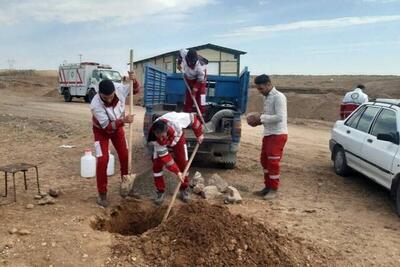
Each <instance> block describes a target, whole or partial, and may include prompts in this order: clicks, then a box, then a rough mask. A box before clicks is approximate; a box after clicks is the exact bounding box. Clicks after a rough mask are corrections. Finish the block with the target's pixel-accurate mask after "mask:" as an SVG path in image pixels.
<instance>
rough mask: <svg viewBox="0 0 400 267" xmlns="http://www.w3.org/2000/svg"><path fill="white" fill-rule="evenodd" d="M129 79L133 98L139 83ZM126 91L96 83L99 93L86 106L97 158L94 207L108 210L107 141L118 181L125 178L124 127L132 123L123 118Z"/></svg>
mask: <svg viewBox="0 0 400 267" xmlns="http://www.w3.org/2000/svg"><path fill="white" fill-rule="evenodd" d="M129 79H130V80H132V81H133V93H134V94H137V93H138V92H139V83H138V82H137V80H136V78H135V77H134V75H133V73H131V72H130V73H129ZM129 91H130V87H129V85H122V84H117V83H114V82H112V81H111V80H103V81H101V82H100V83H99V93H98V94H96V95H95V96H94V98H93V100H92V102H91V103H90V109H91V111H92V114H93V117H92V121H93V133H94V140H95V143H94V145H95V149H96V157H97V165H96V179H97V190H98V192H99V196H98V199H97V204H99V205H100V206H103V207H106V206H108V201H107V164H108V160H109V156H108V141H109V140H110V139H111V142H112V143H113V145H114V147H115V149H116V150H117V153H118V158H119V162H120V166H121V179H122V177H123V176H124V175H127V174H128V148H127V144H126V139H125V132H124V124H125V123H132V122H133V115H125V100H126V97H127V96H128V95H129Z"/></svg>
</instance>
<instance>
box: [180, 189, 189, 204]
mask: <svg viewBox="0 0 400 267" xmlns="http://www.w3.org/2000/svg"><path fill="white" fill-rule="evenodd" d="M179 198H180V199H181V200H182V201H183V202H185V203H189V202H190V196H189V188H185V189H181V190H179Z"/></svg>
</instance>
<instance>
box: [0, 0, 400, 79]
mask: <svg viewBox="0 0 400 267" xmlns="http://www.w3.org/2000/svg"><path fill="white" fill-rule="evenodd" d="M206 43H213V44H216V45H221V46H226V47H229V48H233V49H237V50H242V51H246V52H247V54H246V55H243V56H242V58H241V68H243V67H244V66H248V67H249V70H250V71H251V73H252V74H261V73H267V74H310V75H315V74H393V75H400V64H399V62H400V0H244V1H239V0H232V1H228V0H190V1H188V0H141V1H138V0H113V1H109V0H108V1H106V0H65V1H59V0H20V1H17V0H0V69H4V68H9V67H12V68H16V69H57V68H58V66H59V65H60V64H62V63H63V62H68V63H75V62H79V60H80V56H79V55H82V61H95V62H100V63H104V64H110V65H111V66H113V67H114V68H115V69H117V70H120V71H123V72H124V71H126V70H127V66H126V62H128V61H129V49H130V48H132V49H134V53H135V59H142V58H146V57H149V56H154V55H157V54H159V53H163V52H168V51H173V50H178V49H180V48H183V47H191V46H197V45H202V44H206Z"/></svg>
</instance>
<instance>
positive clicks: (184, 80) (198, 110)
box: [183, 75, 209, 132]
mask: <svg viewBox="0 0 400 267" xmlns="http://www.w3.org/2000/svg"><path fill="white" fill-rule="evenodd" d="M183 82H184V83H185V85H186V89H187V90H188V92H189V94H190V97H191V98H192V101H193V103H194V105H195V107H196V111H197V114H199V117H200V120H201V123H202V124H203V125H204V128H205V129H206V132H209V130H208V128H207V125H206V122H205V121H204V118H203V114H202V113H201V111H200V108H199V105H198V104H197V101H196V98H195V97H194V96H193V94H192V91H191V90H190V86H189V84H188V83H187V81H186V79H185V75H183Z"/></svg>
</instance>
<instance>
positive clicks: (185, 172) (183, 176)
mask: <svg viewBox="0 0 400 267" xmlns="http://www.w3.org/2000/svg"><path fill="white" fill-rule="evenodd" d="M199 146H200V144H199V143H197V144H196V146H195V147H194V149H193V152H192V155H191V156H190V159H189V162H188V164H186V167H185V170H184V171H183V174H182V178H183V179H185V177H186V174H187V173H188V171H189V168H190V165H192V161H193V159H194V156H196V153H197V150H198V149H199ZM181 184H182V180H180V181H179V183H178V185H177V186H176V188H175V191H174V195H173V196H172V200H171V202H170V203H169V205H168V209H167V211H166V212H165V214H164V217H163V219H162V221H161V223H163V222H165V221H166V220H167V218H168V215H169V213H170V212H171V209H172V206H173V205H174V203H175V199H176V196H177V195H178V192H179V188H180V187H181Z"/></svg>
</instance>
